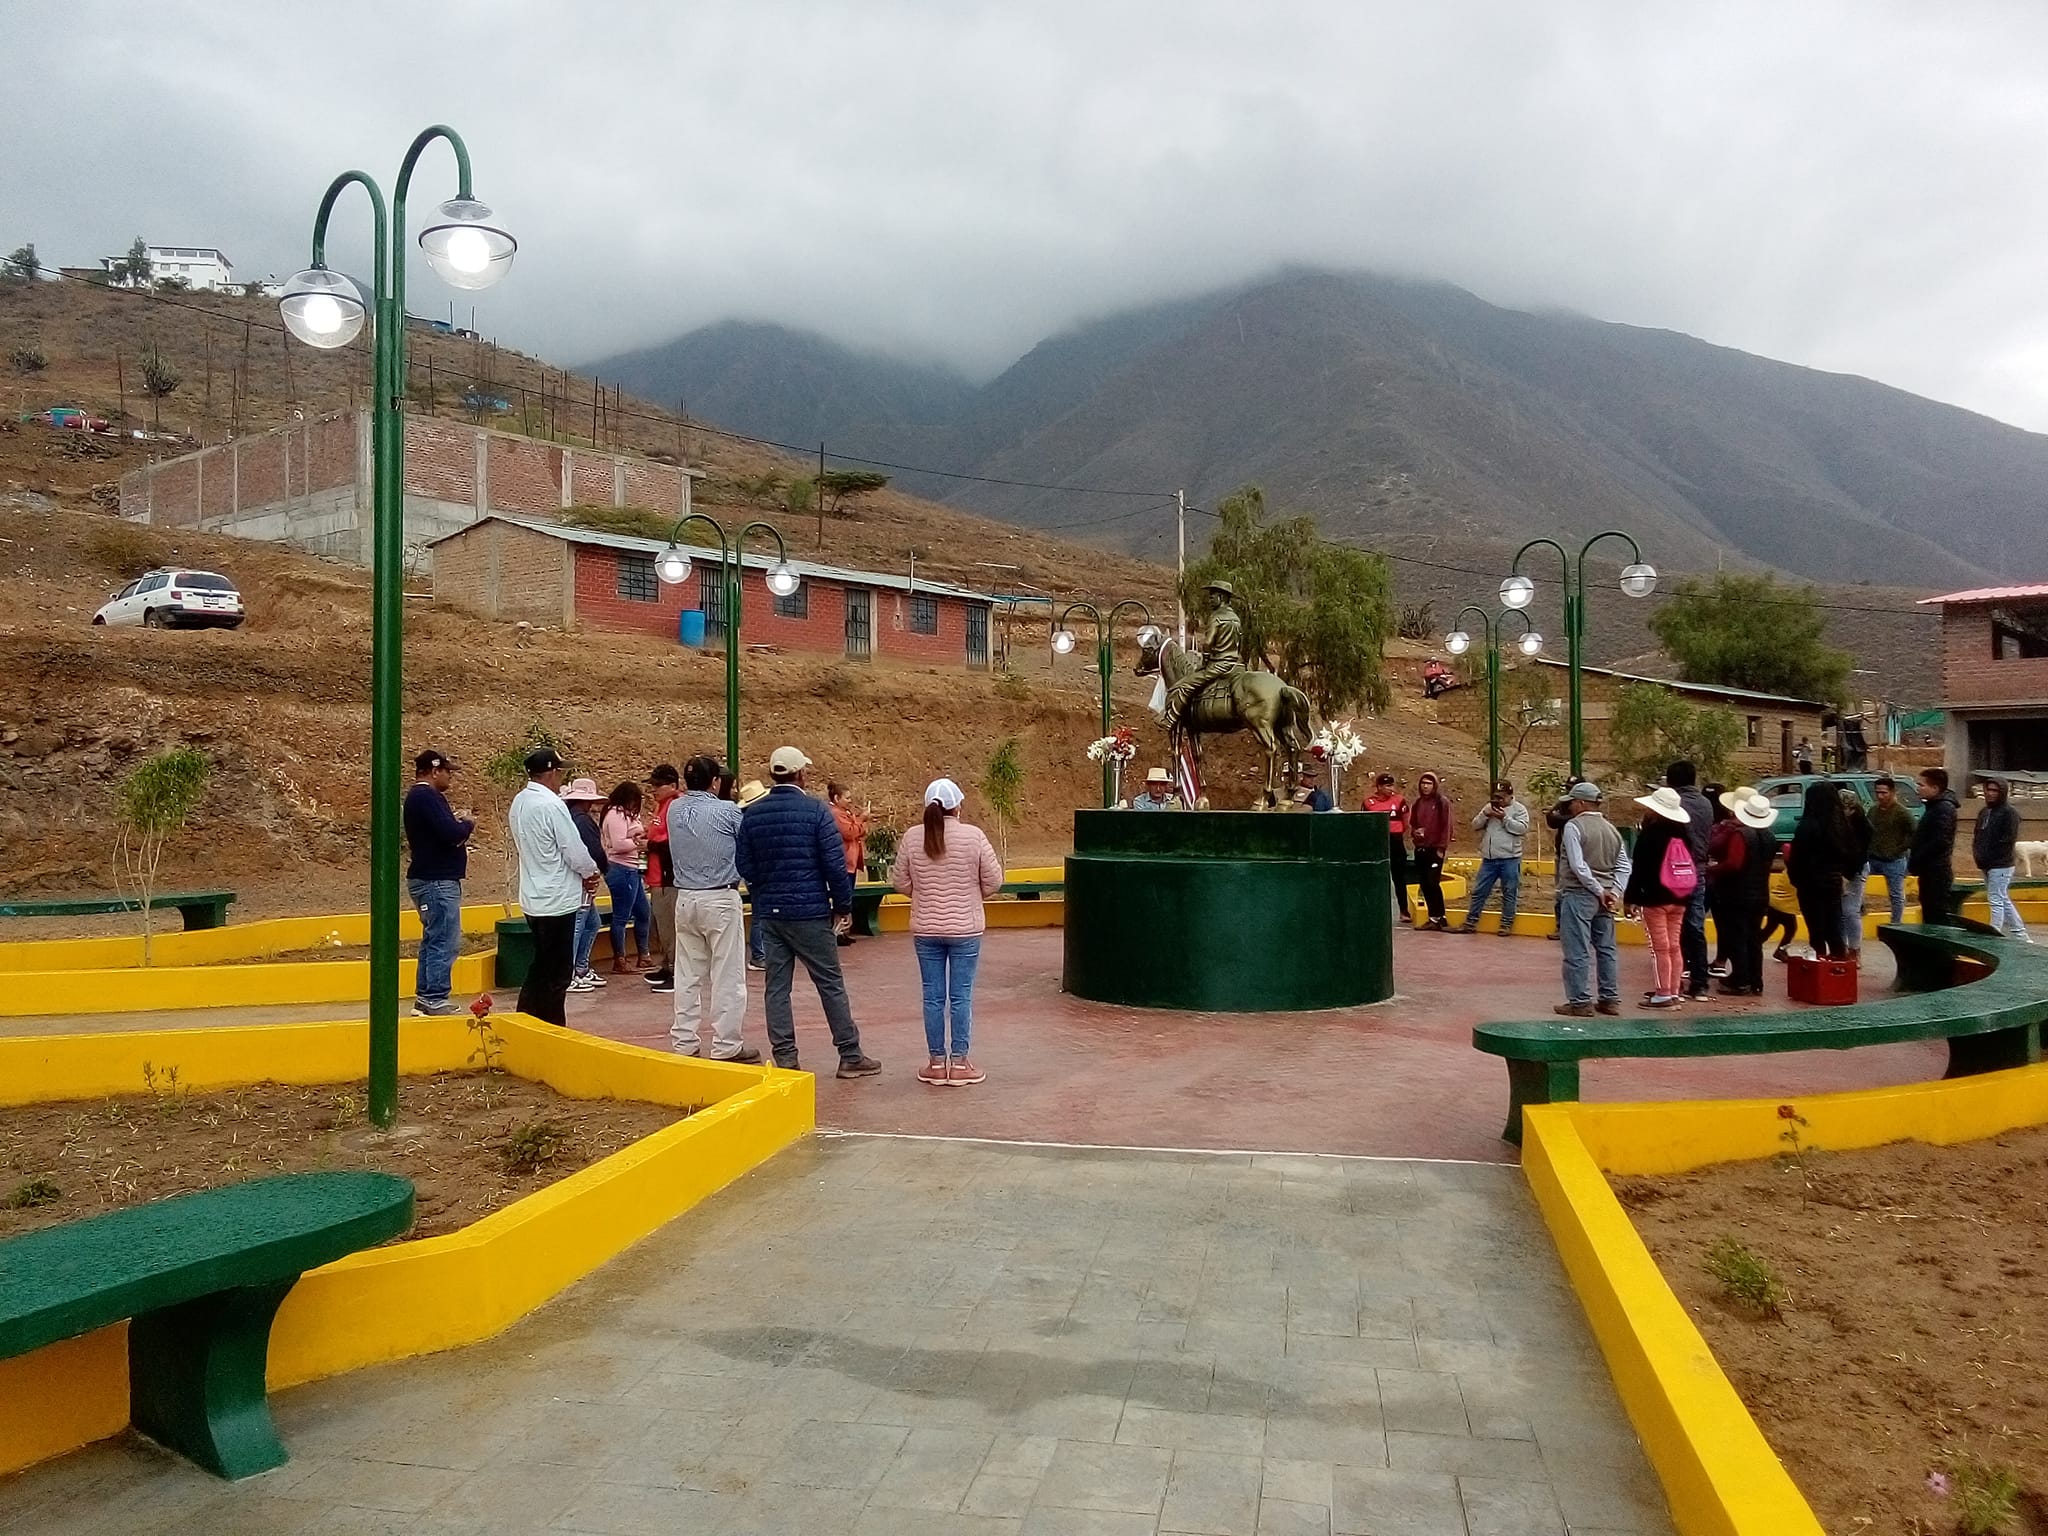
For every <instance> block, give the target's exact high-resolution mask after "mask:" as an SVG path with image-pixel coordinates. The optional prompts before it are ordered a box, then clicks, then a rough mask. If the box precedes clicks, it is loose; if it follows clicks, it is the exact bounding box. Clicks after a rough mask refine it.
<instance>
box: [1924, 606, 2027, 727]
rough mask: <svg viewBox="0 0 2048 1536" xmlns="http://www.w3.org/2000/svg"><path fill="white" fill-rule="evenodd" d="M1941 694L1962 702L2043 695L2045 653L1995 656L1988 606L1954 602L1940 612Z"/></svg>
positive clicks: (2017, 699)
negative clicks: (2006, 656)
mask: <svg viewBox="0 0 2048 1536" xmlns="http://www.w3.org/2000/svg"><path fill="white" fill-rule="evenodd" d="M1941 672H1942V697H1944V698H1946V699H1952V700H1954V701H1956V702H1957V703H1964V704H2001V703H2009V702H2018V701H2019V700H2022V699H2048V656H2023V657H2017V658H2015V659H2013V660H2011V661H2000V660H1999V659H1998V658H1997V655H1996V654H1995V653H1994V651H1993V650H1992V639H1991V609H1990V606H1989V605H1987V604H1984V603H1968V604H1959V605H1957V606H1955V607H1950V608H1944V609H1943V610H1942V613H1941Z"/></svg>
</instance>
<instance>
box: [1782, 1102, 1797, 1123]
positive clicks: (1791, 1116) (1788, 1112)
mask: <svg viewBox="0 0 2048 1536" xmlns="http://www.w3.org/2000/svg"><path fill="white" fill-rule="evenodd" d="M1778 1118H1779V1119H1780V1120H1797V1119H1798V1118H1799V1111H1798V1110H1796V1109H1794V1108H1793V1107H1792V1106H1791V1105H1790V1104H1780V1105H1779V1106H1778Z"/></svg>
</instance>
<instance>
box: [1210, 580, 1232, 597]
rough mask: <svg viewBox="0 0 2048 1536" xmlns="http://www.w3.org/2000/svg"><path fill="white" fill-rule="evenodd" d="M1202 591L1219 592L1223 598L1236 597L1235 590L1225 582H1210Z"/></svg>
mask: <svg viewBox="0 0 2048 1536" xmlns="http://www.w3.org/2000/svg"><path fill="white" fill-rule="evenodd" d="M1202 590H1203V591H1204V592H1221V593H1222V594H1223V595H1224V596H1225V597H1235V596H1237V588H1235V587H1233V586H1232V585H1231V584H1230V583H1229V582H1227V581H1212V582H1210V583H1209V584H1208V585H1207V586H1205V587H1203V588H1202Z"/></svg>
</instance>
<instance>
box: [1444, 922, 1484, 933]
mask: <svg viewBox="0 0 2048 1536" xmlns="http://www.w3.org/2000/svg"><path fill="white" fill-rule="evenodd" d="M1478 931H1479V925H1478V924H1477V923H1460V924H1458V926H1457V927H1455V928H1446V929H1445V930H1444V932H1445V933H1477V932H1478Z"/></svg>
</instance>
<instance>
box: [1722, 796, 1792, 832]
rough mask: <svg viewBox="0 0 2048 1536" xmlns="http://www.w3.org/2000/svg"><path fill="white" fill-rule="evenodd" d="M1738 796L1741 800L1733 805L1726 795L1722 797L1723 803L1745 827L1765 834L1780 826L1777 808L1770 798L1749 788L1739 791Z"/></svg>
mask: <svg viewBox="0 0 2048 1536" xmlns="http://www.w3.org/2000/svg"><path fill="white" fill-rule="evenodd" d="M1736 794H1737V795H1738V796H1739V797H1740V798H1738V799H1737V800H1735V801H1734V802H1733V803H1732V804H1730V803H1729V800H1728V797H1727V796H1726V795H1723V796H1722V797H1721V802H1722V804H1724V805H1727V806H1728V809H1729V810H1731V811H1733V812H1734V813H1735V819H1736V820H1737V821H1739V822H1741V823H1742V824H1743V825H1744V826H1745V827H1754V828H1755V829H1756V830H1757V831H1759V832H1765V831H1769V830H1770V829H1771V828H1772V827H1774V826H1776V825H1777V824H1778V811H1777V807H1775V806H1774V805H1772V804H1771V798H1770V796H1768V795H1765V794H1761V793H1759V792H1758V791H1757V790H1754V789H1750V788H1748V787H1747V786H1744V787H1743V788H1742V789H1739V790H1737V791H1736Z"/></svg>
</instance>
